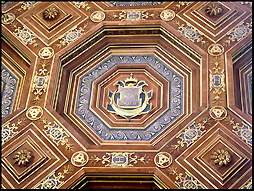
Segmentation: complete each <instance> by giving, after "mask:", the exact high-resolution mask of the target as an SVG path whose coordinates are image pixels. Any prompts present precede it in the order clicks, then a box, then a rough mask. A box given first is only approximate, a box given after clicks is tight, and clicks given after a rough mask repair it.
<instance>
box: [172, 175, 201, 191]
mask: <svg viewBox="0 0 254 191" xmlns="http://www.w3.org/2000/svg"><path fill="white" fill-rule="evenodd" d="M177 184H178V185H179V186H180V188H182V189H203V188H202V187H201V186H200V184H198V182H197V181H196V180H193V178H192V177H191V176H189V175H188V174H186V177H185V178H184V180H182V181H181V182H179V183H178V182H177Z"/></svg>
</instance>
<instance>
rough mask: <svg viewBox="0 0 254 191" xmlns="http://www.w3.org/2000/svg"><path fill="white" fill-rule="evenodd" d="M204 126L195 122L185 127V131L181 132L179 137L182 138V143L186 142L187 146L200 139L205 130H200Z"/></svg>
mask: <svg viewBox="0 0 254 191" xmlns="http://www.w3.org/2000/svg"><path fill="white" fill-rule="evenodd" d="M201 128H202V129H203V128H204V126H195V125H194V124H193V125H191V126H190V127H188V129H185V131H184V132H183V133H181V134H180V136H179V138H181V139H182V140H181V144H182V146H183V144H184V143H186V144H187V147H188V146H189V145H190V144H192V143H193V142H194V141H195V140H197V139H198V137H200V136H201V135H202V134H203V133H204V132H205V131H200V129H201Z"/></svg>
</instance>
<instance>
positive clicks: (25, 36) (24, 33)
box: [15, 27, 35, 45]
mask: <svg viewBox="0 0 254 191" xmlns="http://www.w3.org/2000/svg"><path fill="white" fill-rule="evenodd" d="M16 30H17V31H18V32H17V33H15V35H16V36H17V37H18V38H19V39H20V40H21V41H22V42H24V43H25V45H27V43H28V42H31V41H32V39H33V38H35V36H34V35H33V34H32V33H30V32H29V31H28V30H27V29H25V28H23V29H22V30H21V29H20V27H18V28H17V29H16Z"/></svg>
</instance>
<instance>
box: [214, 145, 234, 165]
mask: <svg viewBox="0 0 254 191" xmlns="http://www.w3.org/2000/svg"><path fill="white" fill-rule="evenodd" d="M211 160H213V161H214V163H215V164H219V165H220V166H223V165H227V164H228V163H229V162H230V161H231V156H230V154H229V152H228V151H224V150H223V149H221V150H217V151H214V152H213V153H212V154H211Z"/></svg>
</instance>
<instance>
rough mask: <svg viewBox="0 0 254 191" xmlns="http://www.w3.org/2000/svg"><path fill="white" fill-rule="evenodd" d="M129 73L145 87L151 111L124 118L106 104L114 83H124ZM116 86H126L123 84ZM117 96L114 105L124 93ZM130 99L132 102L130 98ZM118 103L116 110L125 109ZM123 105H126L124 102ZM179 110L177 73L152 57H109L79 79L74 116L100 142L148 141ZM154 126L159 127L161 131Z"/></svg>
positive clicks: (180, 88)
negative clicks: (91, 130) (99, 139)
mask: <svg viewBox="0 0 254 191" xmlns="http://www.w3.org/2000/svg"><path fill="white" fill-rule="evenodd" d="M131 73H132V74H133V76H134V77H135V78H136V79H137V80H139V81H143V82H144V83H146V84H147V85H146V86H144V88H143V91H144V92H147V93H148V92H151V93H152V95H151V99H149V100H147V101H149V103H147V105H149V104H150V106H151V108H148V109H147V111H145V113H144V114H140V115H138V116H134V117H133V118H131V119H128V118H124V117H123V116H119V115H117V112H114V111H112V110H110V109H108V108H107V107H109V106H108V105H107V104H109V103H110V95H109V94H110V92H115V91H116V90H117V86H116V83H118V82H119V81H121V82H123V83H124V80H126V79H127V78H130V74H131ZM102 75H103V76H102ZM97 78H98V79H97ZM102 84H103V85H102ZM114 85H115V86H114ZM118 86H121V87H128V86H126V84H121V85H118ZM140 87H141V86H140ZM93 90H94V91H93ZM133 90H134V89H133V88H132V89H131V90H130V91H133ZM120 94H121V95H120V98H118V101H116V102H119V101H122V98H121V96H124V93H120ZM134 94H135V92H134ZM136 94H137V95H136V97H137V100H138V99H141V94H140V93H136ZM139 94H140V95H139ZM129 96H131V94H130V95H129ZM130 100H131V101H135V100H136V99H135V98H134V97H133V98H132V99H130ZM118 104H119V105H118V106H119V108H118V109H119V110H121V108H123V109H125V107H124V106H123V105H121V104H120V103H118ZM116 105H117V104H116ZM126 105H127V106H129V104H128V103H126ZM143 105H145V103H143V101H142V105H141V104H140V106H138V105H135V106H136V108H135V109H134V110H132V112H130V115H132V114H135V110H137V109H138V108H142V106H143ZM182 108H183V78H182V77H181V76H180V75H179V74H177V73H176V72H175V71H173V70H172V69H171V68H170V67H169V66H168V65H167V64H165V63H163V62H162V61H160V60H159V59H158V58H156V57H155V56H153V55H128V56H127V55H119V56H111V57H110V58H108V59H107V60H105V61H104V62H102V63H100V64H99V65H98V66H96V67H94V68H93V69H92V70H90V71H88V72H86V73H85V74H84V75H83V76H82V77H81V78H80V80H79V88H78V91H77V101H76V106H75V114H76V115H77V116H78V117H79V118H81V119H82V120H83V121H84V122H85V123H86V124H87V126H88V127H89V128H91V129H93V131H95V132H96V133H97V134H98V135H99V136H100V137H101V138H102V139H103V140H135V141H141V140H146V141H149V140H151V139H152V138H153V137H155V136H156V135H157V134H158V133H159V132H160V131H162V130H163V129H165V128H167V127H168V126H169V125H170V124H171V123H172V122H173V121H175V120H176V119H177V118H179V117H180V116H181V114H182V112H183V109H182ZM127 110H130V109H127ZM143 110H145V108H143ZM119 113H120V111H119ZM120 115H121V114H120ZM158 124H163V128H161V127H162V126H159V125H158Z"/></svg>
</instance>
